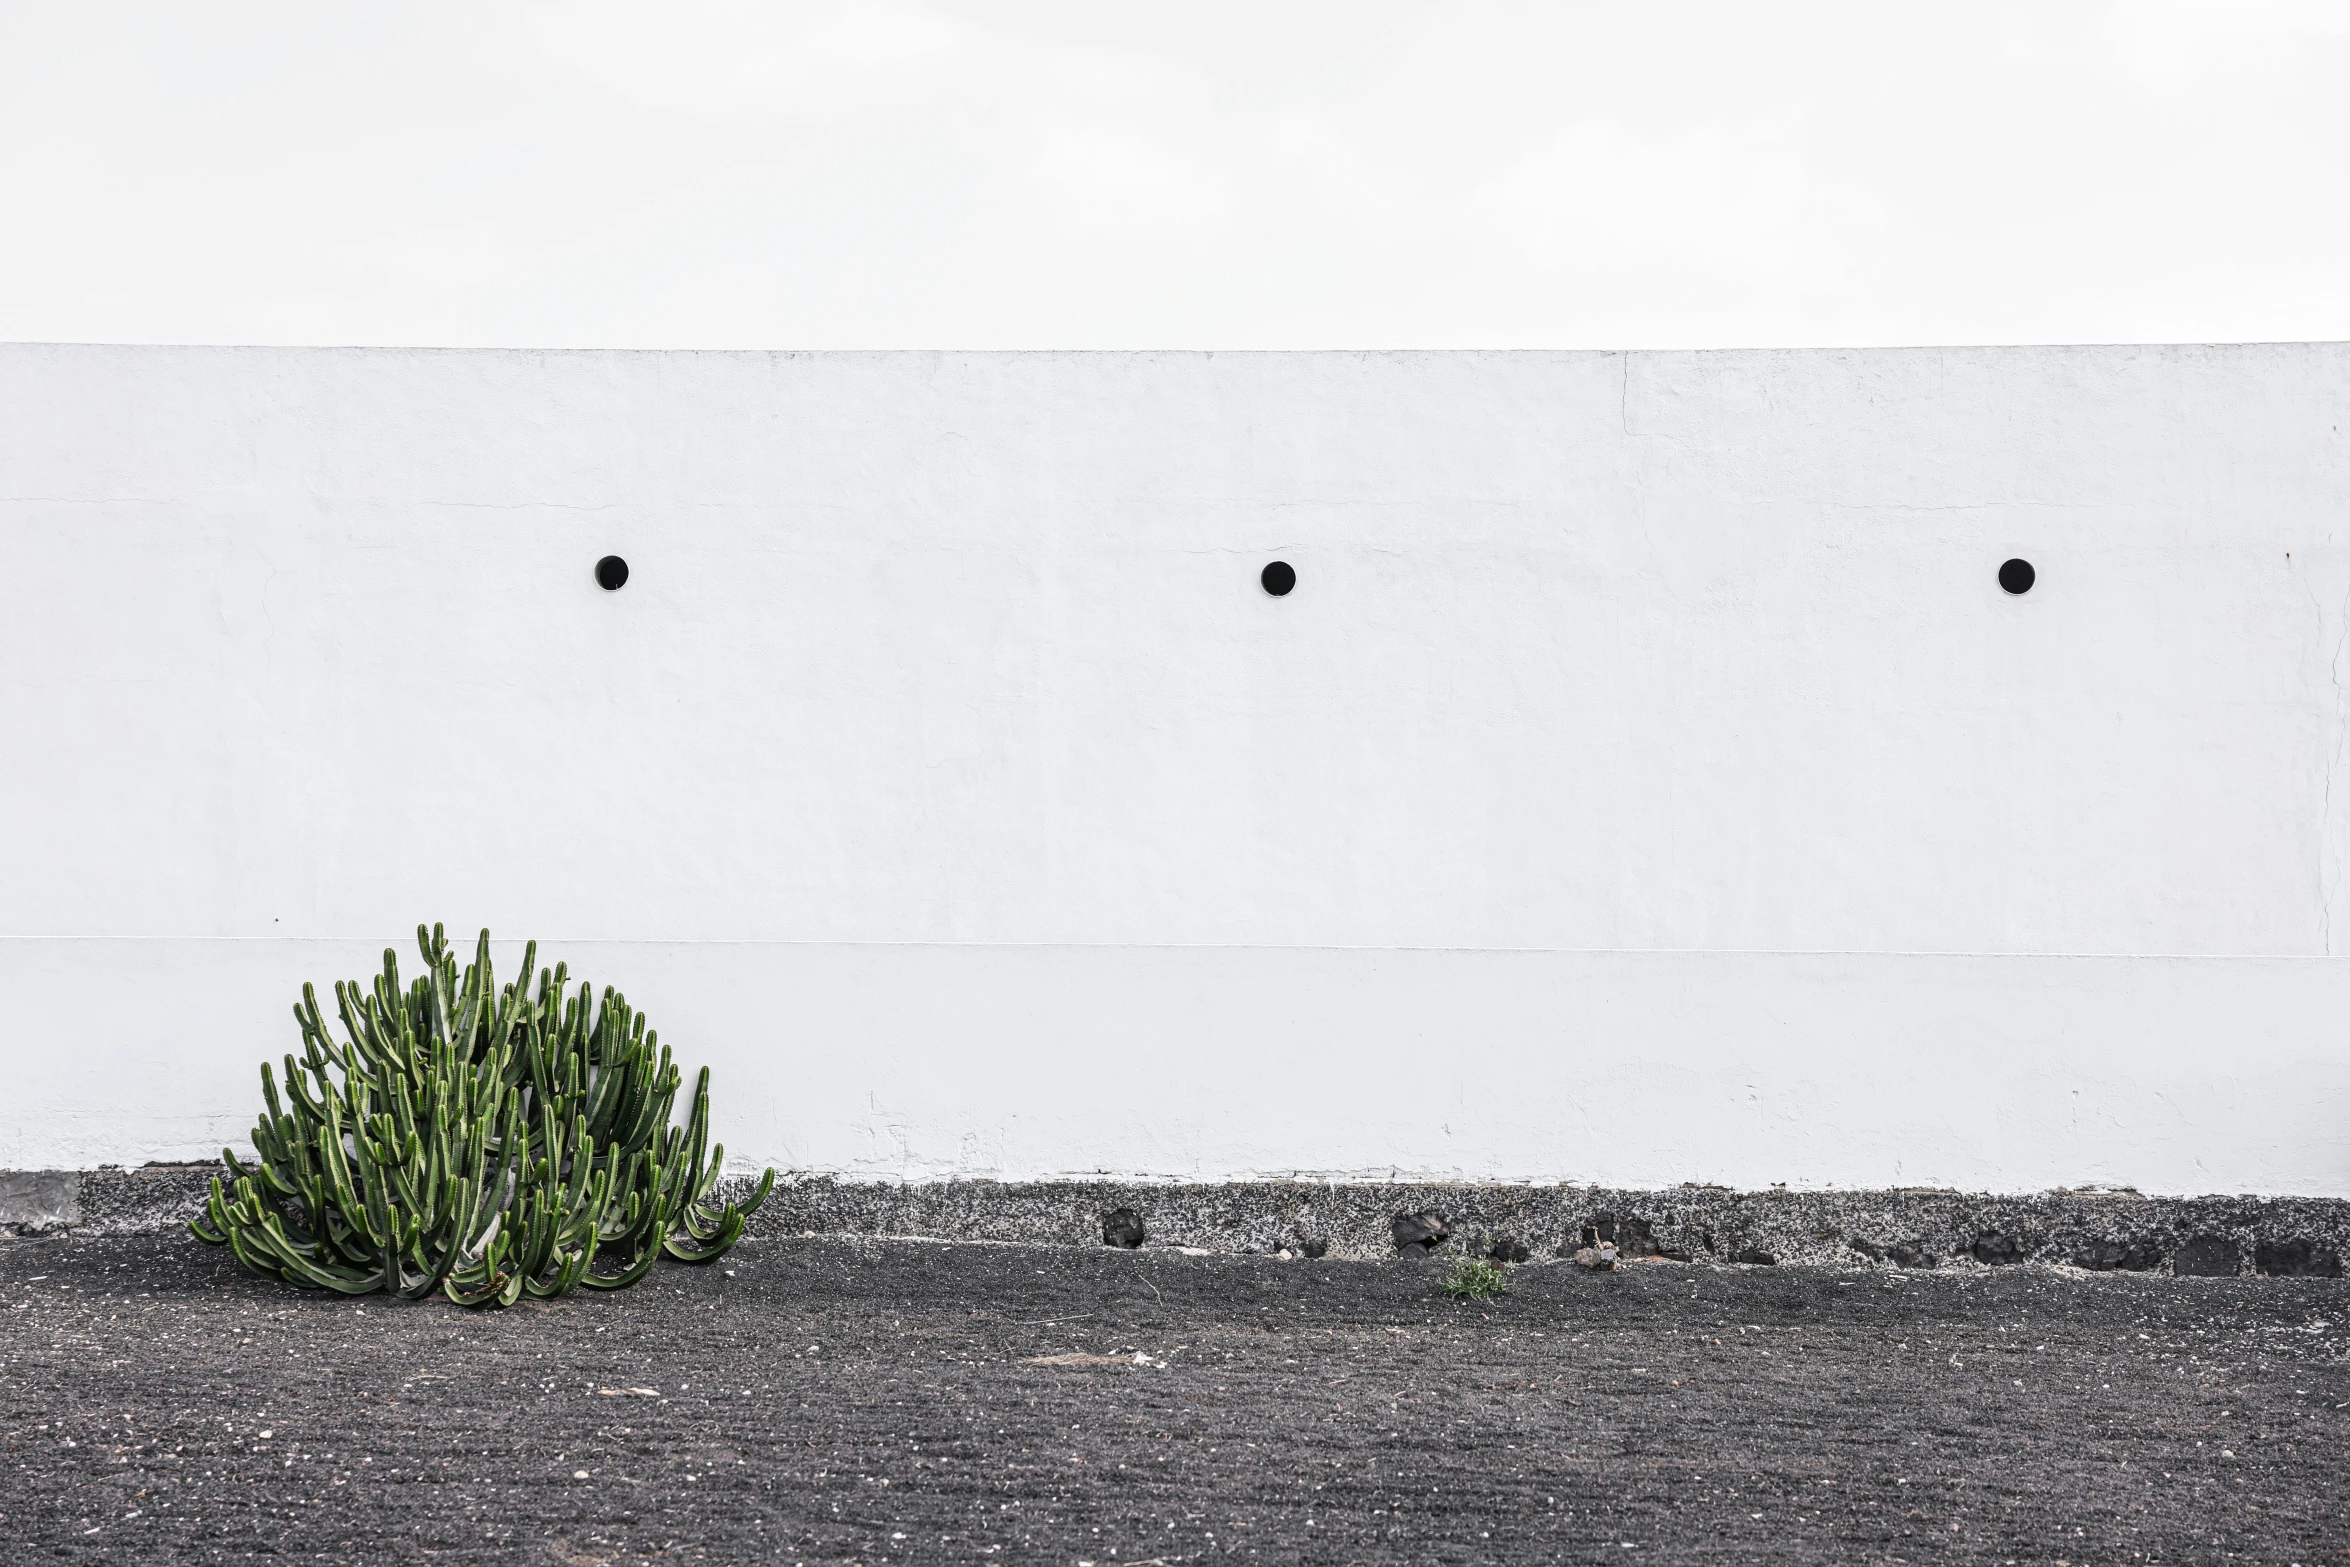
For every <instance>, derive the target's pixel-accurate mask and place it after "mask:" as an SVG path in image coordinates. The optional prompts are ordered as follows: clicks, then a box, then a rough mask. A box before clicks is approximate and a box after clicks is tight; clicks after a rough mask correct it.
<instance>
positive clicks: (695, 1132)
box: [189, 925, 775, 1306]
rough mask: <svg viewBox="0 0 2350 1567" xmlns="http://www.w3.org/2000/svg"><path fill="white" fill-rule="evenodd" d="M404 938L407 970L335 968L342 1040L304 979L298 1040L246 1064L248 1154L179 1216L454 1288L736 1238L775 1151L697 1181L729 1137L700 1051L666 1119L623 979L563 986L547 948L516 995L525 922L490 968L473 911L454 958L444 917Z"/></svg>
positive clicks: (348, 1284)
mask: <svg viewBox="0 0 2350 1567" xmlns="http://www.w3.org/2000/svg"><path fill="white" fill-rule="evenodd" d="M416 941H417V946H418V948H419V949H420V950H421V951H422V953H423V956H424V966H425V973H424V974H423V976H422V977H420V978H418V979H416V980H415V981H413V982H412V983H410V984H409V985H408V986H406V987H405V988H403V987H402V985H401V983H400V970H399V961H398V959H397V957H396V956H395V955H394V954H393V953H392V952H390V951H388V950H387V951H386V952H385V953H384V971H383V973H382V974H381V975H380V976H378V977H377V978H376V980H375V981H374V983H373V985H372V987H370V986H365V985H362V984H360V983H357V982H349V983H346V982H343V981H337V982H336V984H335V1002H336V1007H337V1010H338V1011H339V1013H340V1014H341V1018H342V1023H343V1028H344V1031H345V1033H346V1035H347V1036H348V1037H347V1039H345V1040H342V1041H337V1040H335V1039H333V1038H332V1037H331V1036H330V1035H329V1034H328V1032H327V1027H326V1023H325V1021H324V1019H323V1018H322V1017H321V1016H320V1013H319V1008H318V996H317V993H316V992H315V991H314V990H313V989H312V988H311V987H310V986H309V985H304V986H303V987H302V1000H301V1002H300V1004H298V1005H297V1006H296V1007H295V1008H294V1017H295V1020H296V1021H297V1022H298V1023H300V1025H301V1029H302V1045H303V1051H304V1059H302V1060H299V1061H297V1060H296V1058H295V1057H294V1056H292V1055H290V1054H289V1055H288V1056H286V1058H285V1090H286V1092H285V1098H284V1099H283V1100H281V1099H280V1097H279V1094H278V1085H277V1081H276V1078H275V1076H274V1074H273V1073H272V1072H271V1070H270V1068H269V1066H268V1064H267V1063H264V1064H263V1065H262V1068H261V1089H262V1095H263V1098H264V1100H265V1101H266V1106H267V1108H266V1110H265V1112H264V1114H263V1115H262V1117H261V1121H260V1124H258V1125H257V1126H255V1127H254V1129H253V1147H254V1150H255V1152H256V1154H257V1155H258V1162H257V1163H256V1165H255V1167H254V1168H252V1169H250V1170H248V1169H246V1168H245V1166H244V1165H243V1164H242V1163H240V1162H239V1161H238V1159H237V1157H236V1155H235V1154H234V1153H233V1152H231V1151H230V1150H227V1149H223V1150H221V1160H222V1162H223V1163H224V1164H225V1165H226V1166H227V1168H228V1176H229V1179H228V1181H227V1183H225V1184H224V1183H223V1182H222V1181H221V1179H220V1178H219V1177H217V1176H216V1177H214V1178H213V1181H212V1183H211V1195H210V1197H209V1199H208V1201H207V1202H206V1204H205V1211H204V1214H203V1215H202V1217H200V1218H197V1219H195V1220H192V1221H190V1225H189V1228H191V1229H192V1230H194V1231H195V1233H196V1236H197V1238H198V1239H200V1240H204V1241H208V1242H211V1243H212V1244H214V1245H226V1246H228V1247H229V1248H230V1249H231V1250H232V1251H234V1252H235V1253H236V1255H237V1258H238V1260H239V1261H241V1262H243V1263H244V1264H245V1266H247V1267H248V1268H251V1269H252V1270H253V1271H254V1272H256V1273H260V1274H264V1275H268V1276H270V1277H274V1278H282V1279H284V1280H286V1281H287V1282H288V1283H291V1284H296V1285H301V1286H304V1287H306V1288H312V1289H331V1290H340V1291H342V1292H343V1293H345V1294H349V1295H364V1294H371V1293H374V1292H376V1291H379V1290H380V1291H389V1292H391V1293H394V1294H398V1295H402V1296H406V1297H409V1298H411V1299H413V1298H418V1297H422V1296H425V1295H429V1294H431V1293H432V1292H433V1291H434V1290H436V1289H437V1290H440V1291H441V1292H443V1293H444V1294H446V1295H447V1296H448V1298H449V1299H451V1300H453V1301H456V1302H457V1303H459V1304H460V1305H466V1306H490V1305H497V1306H505V1305H511V1304H513V1303H514V1301H515V1300H517V1299H519V1298H520V1297H521V1296H522V1295H524V1294H526V1293H527V1294H530V1295H534V1296H553V1295H563V1294H568V1293H569V1292H570V1291H571V1290H573V1289H575V1288H578V1287H580V1286H583V1285H584V1286H586V1287H587V1288H590V1289H618V1288H620V1287H622V1286H624V1285H628V1284H633V1283H635V1282H636V1281H637V1280H638V1279H641V1278H643V1277H644V1276H645V1274H646V1272H647V1271H649V1270H650V1269H651V1268H652V1266H653V1263H654V1262H655V1261H656V1260H658V1259H659V1258H660V1257H661V1256H662V1255H664V1254H666V1255H668V1256H670V1257H672V1258H675V1259H676V1260H678V1261H680V1262H690V1263H700V1262H709V1261H711V1260H713V1259H715V1258H717V1257H719V1256H721V1255H723V1254H724V1253H725V1252H726V1251H727V1250H728V1249H729V1248H730V1247H732V1246H733V1245H734V1243H735V1242H736V1240H738V1239H739V1238H740V1237H741V1235H742V1231H743V1221H744V1219H745V1217H747V1216H748V1215H749V1214H750V1213H751V1212H752V1211H753V1210H754V1209H756V1208H757V1207H758V1206H759V1204H760V1203H762V1202H764V1201H765V1200H766V1198H767V1194H768V1193H769V1192H770V1191H771V1190H773V1188H774V1185H775V1172H774V1171H773V1170H769V1171H767V1173H766V1174H765V1175H764V1176H763V1177H762V1178H761V1180H760V1182H759V1185H758V1187H757V1189H756V1190H755V1191H754V1192H753V1193H752V1194H751V1196H750V1197H749V1198H748V1199H747V1200H746V1201H744V1202H741V1203H713V1201H712V1200H711V1198H712V1193H713V1190H714V1189H715V1187H716V1186H717V1183H718V1177H719V1174H720V1172H721V1170H722V1168H723V1166H724V1163H725V1157H726V1149H725V1146H724V1145H723V1144H720V1145H719V1146H717V1147H715V1148H712V1147H710V1146H709V1132H710V1072H709V1069H708V1068H707V1067H705V1068H703V1069H702V1073H701V1076H700V1077H699V1079H698V1080H697V1081H696V1083H695V1086H694V1098H693V1107H692V1109H691V1111H690V1112H689V1114H688V1115H687V1118H686V1124H685V1125H684V1126H683V1127H675V1126H671V1125H670V1124H669V1120H670V1112H671V1108H672V1106H673V1104H674V1103H675V1100H676V1097H677V1090H678V1087H679V1084H680V1082H681V1081H682V1079H681V1076H680V1074H679V1071H678V1069H677V1067H676V1065H675V1064H674V1063H673V1062H672V1061H671V1060H670V1056H669V1051H668V1050H667V1049H665V1048H662V1047H661V1045H660V1036H659V1035H658V1034H657V1033H655V1032H653V1031H650V1030H648V1029H647V1028H646V1027H645V1020H644V1016H643V1014H641V1013H639V1012H637V1011H636V1010H635V1009H634V1008H632V1007H630V1006H629V1004H628V1001H627V998H626V997H624V996H622V995H621V994H620V993H619V992H617V991H615V990H613V989H611V988H610V987H608V986H607V987H606V988H605V990H604V992H603V996H602V998H601V1000H600V1001H599V1000H598V999H597V998H596V996H595V993H594V991H593V988H592V987H591V986H589V985H587V984H585V983H583V984H581V986H580V987H579V991H578V994H576V995H572V994H569V993H568V987H569V983H570V975H569V970H568V969H567V967H566V966H565V965H563V964H557V965H556V966H555V967H554V968H553V969H549V970H541V971H539V976H538V991H537V994H536V995H535V996H533V995H532V994H531V993H530V991H529V984H530V975H531V972H532V970H533V968H534V966H535V964H536V962H537V958H538V943H536V942H532V943H531V944H530V945H529V946H528V947H526V948H525V949H524V952H523V959H522V976H521V981H520V983H518V984H510V985H505V986H500V985H499V984H498V983H497V978H496V974H495V972H494V970H493V969H492V967H491V965H490V933H489V932H488V931H486V930H485V931H483V932H482V933H481V940H480V943H479V945H478V946H477V948H476V950H475V956H474V961H473V963H472V964H471V965H470V966H468V967H467V968H466V969H465V971H464V973H463V975H462V976H460V975H459V973H458V970H457V960H456V958H455V957H454V956H452V955H451V953H450V950H449V943H448V939H447V937H446V935H445V934H444V933H443V930H442V927H440V926H438V925H435V926H434V927H433V928H432V929H431V930H430V931H429V932H428V931H426V930H425V928H424V927H423V926H421V925H419V926H418V927H417V929H416ZM656 1051H657V1052H658V1055H657V1056H656ZM338 1079H339V1081H338ZM288 1103H290V1104H291V1105H292V1109H291V1111H289V1110H288V1109H287V1108H286V1106H287V1104H288ZM705 1155H706V1157H705Z"/></svg>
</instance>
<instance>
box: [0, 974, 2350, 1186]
mask: <svg viewBox="0 0 2350 1567" xmlns="http://www.w3.org/2000/svg"><path fill="white" fill-rule="evenodd" d="M381 951H382V948H381V947H380V946H377V945H374V944H369V943H359V942H342V941H266V940H264V941H253V940H106V939H90V940H44V939H19V940H0V994H5V995H6V996H8V997H9V998H10V1001H11V1008H10V1011H11V1019H12V1021H11V1033H12V1035H13V1036H14V1038H15V1040H16V1041H18V1048H17V1049H15V1050H14V1051H13V1052H12V1059H13V1063H14V1064H13V1066H12V1079H13V1082H12V1092H11V1094H10V1096H9V1098H8V1099H7V1101H6V1103H5V1106H4V1108H0V1168H14V1169H41V1168H89V1167H92V1166H95V1165H98V1164H103V1163H120V1164H137V1163H140V1162H143V1161H146V1160H150V1159H154V1160H176V1159H194V1158H203V1157H205V1156H207V1155H209V1154H213V1153H216V1152H217V1151H218V1149H219V1147H220V1145H221V1144H222V1143H224V1142H234V1143H239V1144H241V1143H242V1142H243V1141H244V1134H245V1129H246V1128H247V1127H249V1126H250V1125H251V1123H252V1119H253V1115H254V1113H255V1111H256V1109H257V1107H258V1104H259V1092H260V1091H259V1082H258V1077H257V1067H258V1064H259V1062H260V1061H261V1060H262V1059H263V1057H264V1056H265V1055H266V1056H270V1057H273V1058H274V1057H276V1056H278V1055H281V1054H282V1053H283V1052H284V1051H286V1050H287V1049H289V1048H292V1046H293V1045H294V1044H295V1042H296V1036H295V1031H294V1026H293V1022H292V1019H291V1017H290V1016H289V1010H288V1009H289V1008H290V1006H291V1004H292V1002H293V1000H294V999H295V997H296V996H297V995H298V994H299V990H300V984H301V981H302V980H304V979H306V978H307V979H310V980H312V981H313V982H316V983H319V984H320V986H321V989H322V990H325V989H328V988H329V986H328V985H327V983H326V982H328V981H331V980H332V979H334V978H337V977H344V978H356V977H359V976H361V975H364V974H367V973H370V972H372V971H373V970H374V969H375V968H376V967H377V966H378V965H379V964H380V961H381ZM518 955H519V943H516V944H513V946H512V947H511V948H508V947H506V946H505V945H504V944H501V957H502V960H503V961H504V962H505V963H507V964H509V965H511V964H512V963H513V962H514V961H515V960H516V958H517V957H518ZM543 956H546V957H563V958H565V959H567V960H568V961H569V962H570V963H571V965H572V968H573V970H574V972H575V973H577V974H579V975H581V976H583V977H585V978H588V979H590V980H593V981H594V982H595V983H596V984H597V985H598V986H599V987H600V986H601V985H603V984H605V983H617V984H618V985H619V987H620V988H621V989H622V990H624V991H625V992H626V993H627V995H628V996H629V998H630V999H631V1000H632V1001H633V1002H635V1003H636V1004H637V1005H639V1006H641V1007H643V1008H645V1009H646V1010H647V1011H648V1012H649V1013H650V1015H651V1017H652V1020H653V1023H654V1025H655V1026H656V1027H658V1028H659V1029H660V1030H661V1036H662V1039H663V1040H664V1042H667V1043H670V1044H671V1045H673V1046H674V1047H675V1048H676V1050H677V1051H678V1052H679V1054H680V1055H681V1057H682V1059H683V1060H684V1062H685V1063H686V1064H687V1067H688V1070H689V1072H690V1070H691V1069H692V1068H693V1067H695V1066H698V1065H701V1064H708V1065H709V1066H710V1067H711V1068H712V1069H713V1076H714V1097H715V1101H716V1113H717V1122H718V1126H719V1130H720V1132H721V1135H723V1136H724V1138H725V1140H726V1142H727V1145H728V1148H729V1150H730V1152H731V1153H733V1154H738V1155H741V1156H744V1157H746V1158H749V1159H753V1160H757V1161H760V1162H773V1163H775V1164H778V1165H782V1166H786V1167H789V1168H793V1169H800V1170H812V1171H823V1172H829V1173H836V1174H842V1175H852V1176H865V1177H889V1178H907V1179H932V1178H941V1177H950V1176H998V1177H1004V1178H1029V1177H1043V1176H1053V1175H1072V1174H1084V1173H1093V1172H1111V1173H1116V1174H1123V1175H1154V1176H1165V1177H1173V1178H1181V1179H1193V1180H1211V1179H1227V1178H1242V1177H1253V1176H1266V1175H1286V1174H1293V1173H1306V1174H1321V1175H1350V1176H1387V1175H1399V1176H1408V1177H1428V1178H1460V1179H1488V1180H1492V1179H1499V1180H1535V1181H1557V1180H1573V1181H1592V1182H1599V1183H1603V1184H1608V1185H1614V1186H1624V1187H1656V1186H1668V1185H1672V1184H1675V1183H1677V1182H1681V1181H1709V1182H1719V1183H1723V1184H1726V1185H1731V1186H1737V1187H1745V1188H1752V1187H1762V1186H1768V1185H1770V1184H1771V1183H1774V1182H1786V1183H1789V1184H1792V1185H1796V1186H1841V1187H1890V1186H1941V1187H1958V1188H1964V1189H1969V1190H1993V1191H2031V1190H2040V1189H2045V1188H2048V1187H2055V1186H2076V1187H2077V1186H2084V1185H2094V1184H2107V1185H2126V1186H2134V1187H2136V1188H2138V1189H2140V1190H2143V1191H2146V1192H2149V1193H2170V1194H2201V1193H2217V1192H2250V1193H2276V1194H2285V1193H2290V1194H2298V1195H2304V1196H2350V1136H2346V1135H2345V1129H2346V1128H2350V1061H2346V1060H2345V1058H2344V1053H2343V1052H2342V1051H2341V1050H2340V1049H2338V1048H2335V1047H2334V1046H2333V1044H2332V1043H2331V1042H2332V1041H2334V1040H2336V1039H2338V1037H2339V1035H2340V1027H2341V1020H2342V1019H2343V1018H2345V1017H2350V963H2345V962H2343V961H2341V960H2335V959H2322V958H2264V957H2148V958H2110V957H2052V956H1934V955H1906V956H1904V955H1896V956H1884V955H1875V956H1872V955H1852V954H1817V955H1813V954H1794V953H1688V952H1487V951H1443V950H1418V951H1404V950H1383V951H1382V950H1359V949H1358V950H1347V949H1327V948H1322V949H1317V948H1233V947H1084V946H1051V947H1024V946H883V945H831V944H795V943H723V942H721V943H708V942H693V943H661V942H646V943H620V942H581V943H567V944H563V945H562V946H560V947H559V948H555V949H551V950H550V951H549V952H548V953H547V954H544V955H543ZM408 959H409V953H408V952H407V951H404V952H403V963H404V967H407V968H412V967H413V964H412V963H411V962H409V961H408Z"/></svg>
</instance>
